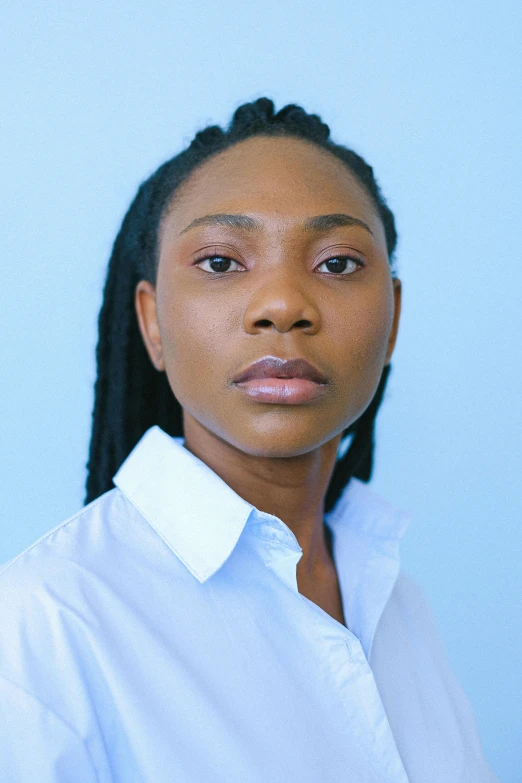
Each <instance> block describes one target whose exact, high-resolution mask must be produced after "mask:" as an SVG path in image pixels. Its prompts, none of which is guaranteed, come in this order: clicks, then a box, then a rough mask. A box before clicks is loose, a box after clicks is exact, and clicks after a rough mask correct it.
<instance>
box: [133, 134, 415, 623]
mask: <svg viewBox="0 0 522 783" xmlns="http://www.w3.org/2000/svg"><path fill="white" fill-rule="evenodd" d="M223 213H224V214H233V215H237V214H240V215H247V216H250V217H251V218H254V219H255V220H256V221H258V222H259V227H258V228H256V229H252V228H250V229H248V228H244V227H239V228H238V227H230V226H225V225H216V224H213V225H210V224H204V223H203V224H199V225H196V226H193V227H191V228H188V227H189V226H190V224H191V223H192V222H193V221H194V220H195V219H197V218H201V217H202V216H206V215H215V214H223ZM340 213H341V214H346V215H349V216H352V217H354V218H356V219H357V220H359V221H361V222H363V223H364V224H366V226H367V228H364V227H362V226H360V225H351V226H336V227H331V228H329V229H328V230H325V231H322V232H317V231H310V230H307V229H306V228H305V227H304V223H305V221H306V220H307V219H309V218H311V217H313V216H317V215H327V214H340ZM212 255H218V256H220V257H225V258H230V259H232V260H233V261H234V262H236V263H232V264H230V266H229V268H228V271H224V272H213V271H212V267H211V266H210V263H209V261H204V260H203V259H204V258H205V257H207V258H208V256H212ZM343 255H349V256H352V257H353V258H354V259H357V260H359V261H361V262H362V263H363V264H364V266H362V267H359V266H358V265H357V264H356V263H353V262H348V265H347V267H346V269H345V270H344V273H343V274H341V273H340V272H339V271H335V270H332V267H331V266H326V265H325V264H324V263H323V262H324V261H325V260H328V259H331V258H336V257H339V256H343ZM214 268H216V267H215V266H214ZM336 268H337V269H339V266H337V267H336ZM135 303H136V312H137V315H138V321H139V325H140V330H141V333H142V336H143V340H144V342H145V345H146V348H147V351H148V353H149V356H150V358H151V361H152V362H153V364H154V366H155V367H156V368H157V369H158V370H165V371H166V373H167V377H168V379H169V383H170V385H171V388H172V390H173V392H174V394H175V396H176V398H177V399H178V400H179V402H180V404H181V406H182V408H183V419H184V433H185V446H186V448H188V449H189V450H190V451H191V452H192V453H194V454H195V455H196V456H197V457H199V458H200V459H201V460H203V461H204V462H205V463H206V464H207V465H209V467H211V468H212V470H214V471H215V472H216V473H217V474H218V475H219V476H220V477H221V478H222V479H223V480H224V481H226V483H227V484H228V485H229V486H230V487H232V489H234V490H235V491H236V492H237V493H238V494H239V495H240V496H241V497H243V498H244V499H245V500H247V501H248V502H250V503H252V504H253V505H254V506H256V507H257V508H258V509H259V510H261V511H265V512H268V513H270V514H273V515H275V516H277V517H279V519H281V520H283V521H284V522H285V523H286V524H287V525H288V527H289V528H290V529H291V530H292V532H293V533H294V535H295V536H296V538H297V541H298V542H299V545H300V546H301V548H302V550H303V555H302V557H301V560H300V561H299V563H298V566H297V582H298V587H299V591H300V592H301V593H303V594H304V595H306V596H307V597H308V598H310V599H311V600H313V601H315V602H316V603H317V604H318V605H319V606H322V608H323V609H325V611H328V612H329V613H330V614H331V615H332V616H334V617H335V618H336V619H338V620H339V622H342V623H343V624H344V617H343V612H342V603H341V596H340V592H339V584H338V578H337V572H336V568H335V563H334V561H333V559H332V557H331V556H330V554H329V551H328V548H327V544H326V539H325V528H324V524H323V515H324V499H325V495H326V491H327V487H328V484H329V481H330V478H331V475H332V471H333V468H334V464H335V459H336V455H337V450H338V446H339V443H340V440H341V436H342V432H343V430H345V428H346V427H348V426H349V425H350V424H351V423H352V422H353V421H354V420H355V419H357V418H358V417H359V416H360V414H361V413H362V412H363V411H364V410H365V409H366V407H367V406H368V404H369V403H370V401H371V399H372V397H373V395H374V393H375V390H376V388H377V385H378V383H379V379H380V377H381V374H382V370H383V367H384V366H385V365H386V364H388V363H389V361H390V359H391V356H392V353H393V349H394V346H395V342H396V337H397V330H398V324H399V317H400V306H401V283H400V281H399V280H398V279H397V278H392V275H391V271H390V265H389V259H388V254H387V250H386V242H385V234H384V228H383V225H382V222H381V219H380V217H379V215H378V212H377V209H376V207H375V206H374V205H373V202H372V200H371V198H370V197H369V195H368V194H367V192H366V190H365V188H364V186H363V185H361V184H360V183H359V181H358V180H357V179H356V177H355V176H354V175H353V174H351V172H350V170H349V169H348V168H347V167H346V166H345V165H344V164H343V163H342V162H341V161H339V160H338V159H337V158H335V157H334V156H333V155H331V154H330V153H328V152H327V151H325V150H322V149H321V148H319V147H316V146H315V145H314V144H311V143H309V142H307V141H303V140H300V139H295V138H281V137H279V138H274V137H271V138H269V137H254V138H251V139H248V140H245V141H242V142H240V143H239V144H236V145H235V146H234V147H231V148H229V149H228V150H225V151H224V152H221V153H219V154H217V155H215V156H213V157H212V158H210V159H208V160H207V161H205V162H204V163H203V164H201V165H200V166H199V168H198V169H196V170H195V171H194V172H193V173H192V174H191V175H190V176H189V178H188V179H187V180H186V181H185V182H184V184H183V185H182V186H181V187H180V188H179V189H178V191H177V192H176V193H175V195H174V198H173V200H172V202H171V204H170V207H169V209H168V211H167V214H166V215H165V217H164V220H163V222H162V225H161V227H160V233H159V264H158V271H157V279H156V284H155V285H152V284H151V283H150V282H148V281H146V280H142V281H140V283H139V284H138V286H137V288H136V298H135ZM267 355H272V356H278V357H282V358H285V359H286V358H297V357H299V358H304V359H306V360H307V361H309V362H310V363H311V364H313V365H314V366H315V367H317V368H318V369H319V370H320V371H321V372H322V373H323V374H324V375H326V376H327V378H328V379H329V383H328V386H327V389H326V393H325V394H323V395H322V396H321V397H320V398H318V399H315V400H313V401H310V402H306V403H301V404H297V405H284V404H271V403H261V402H259V401H257V400H254V399H252V398H250V397H248V396H246V395H245V394H243V393H242V392H240V391H238V389H237V388H235V387H233V386H231V381H232V380H233V379H234V378H235V377H236V376H237V375H238V374H239V373H240V372H242V371H243V370H245V369H246V368H247V367H248V365H250V364H251V363H252V362H253V361H255V360H257V359H259V358H261V357H264V356H267Z"/></svg>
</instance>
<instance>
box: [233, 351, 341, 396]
mask: <svg viewBox="0 0 522 783" xmlns="http://www.w3.org/2000/svg"><path fill="white" fill-rule="evenodd" d="M232 383H233V386H235V387H236V388H237V389H239V390H240V391H242V392H244V393H245V394H247V395H248V396H249V397H252V398H253V399H255V400H256V401H257V402H269V403H277V404H284V405H298V404H300V403H304V402H310V401H312V400H314V399H317V398H318V397H321V396H322V395H323V394H324V393H325V391H326V388H327V385H328V379H327V378H326V377H325V376H324V375H322V373H320V372H319V370H318V369H317V368H316V367H314V366H313V365H312V364H310V362H307V361H306V359H281V358H279V357H277V356H265V357H263V358H262V359H259V360H258V361H256V362H254V363H253V364H251V365H250V366H249V367H247V369H246V370H244V371H243V372H242V373H241V374H240V375H238V376H237V378H235V379H234V381H233V382H232Z"/></svg>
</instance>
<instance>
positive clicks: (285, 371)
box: [233, 356, 328, 383]
mask: <svg viewBox="0 0 522 783" xmlns="http://www.w3.org/2000/svg"><path fill="white" fill-rule="evenodd" d="M254 378H307V379H308V380H310V381H314V382H315V383H327V382H328V379H327V378H325V376H324V375H322V374H321V373H320V372H319V370H318V369H317V367H314V366H313V364H310V362H307V361H306V359H280V358H279V357H278V356H264V357H263V358H262V359H258V360H257V361H255V362H253V363H252V364H251V365H249V366H248V367H247V368H246V370H244V371H243V372H242V373H241V374H240V375H238V376H237V378H234V380H233V383H243V382H244V381H251V380H252V379H254Z"/></svg>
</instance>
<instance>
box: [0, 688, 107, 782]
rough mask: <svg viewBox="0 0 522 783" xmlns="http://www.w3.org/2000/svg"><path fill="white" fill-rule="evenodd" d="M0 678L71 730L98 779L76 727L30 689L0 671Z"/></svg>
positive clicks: (85, 744) (90, 757) (86, 746)
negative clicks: (83, 749)
mask: <svg viewBox="0 0 522 783" xmlns="http://www.w3.org/2000/svg"><path fill="white" fill-rule="evenodd" d="M0 678H1V679H3V680H4V681H5V682H8V683H9V684H10V685H11V686H12V687H13V688H16V690H18V691H20V692H21V693H23V694H24V695H25V696H28V697H29V698H31V699H33V700H34V701H35V702H37V703H38V704H39V705H40V706H41V707H43V709H45V710H47V711H48V712H50V713H51V715H52V716H53V717H54V718H56V720H57V721H59V722H60V723H61V724H63V725H64V726H65V727H66V728H67V729H68V730H69V731H70V732H71V734H73V735H74V737H76V739H77V740H79V742H80V743H81V744H82V746H83V747H84V748H85V751H86V753H87V756H88V758H89V761H90V762H91V766H92V769H93V772H94V774H95V776H96V780H97V781H99V780H100V779H99V777H98V772H97V770H96V767H95V765H94V761H93V758H92V755H91V752H90V750H89V746H88V745H87V743H86V741H85V740H84V738H83V737H82V736H81V735H80V734H78V732H77V731H76V729H74V728H73V727H72V726H71V724H70V723H69V722H68V721H66V720H65V718H62V716H61V715H59V714H58V713H57V712H56V711H55V710H53V709H52V707H49V705H48V704H46V703H45V702H44V701H42V699H40V698H38V696H36V695H35V694H34V693H32V692H31V691H28V690H27V689H26V688H23V687H22V686H21V685H18V683H16V682H14V681H13V680H12V679H11V678H10V677H7V676H6V675H5V674H1V673H0Z"/></svg>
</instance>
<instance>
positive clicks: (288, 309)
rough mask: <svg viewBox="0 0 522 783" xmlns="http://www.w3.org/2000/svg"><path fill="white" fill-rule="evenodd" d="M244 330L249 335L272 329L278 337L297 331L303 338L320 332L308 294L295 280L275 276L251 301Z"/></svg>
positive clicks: (247, 309) (257, 291) (255, 293)
mask: <svg viewBox="0 0 522 783" xmlns="http://www.w3.org/2000/svg"><path fill="white" fill-rule="evenodd" d="M244 328H245V331H246V332H248V333H249V334H257V333H259V332H261V331H263V330H273V329H275V330H276V331H278V332H281V333H284V332H289V331H290V330H291V329H300V330H301V331H302V332H303V333H305V334H315V333H316V332H317V331H318V329H319V328H320V314H319V311H318V308H317V306H316V305H315V303H314V302H313V301H312V298H311V296H310V294H309V293H308V292H306V291H305V290H304V288H303V285H299V284H298V283H296V281H295V278H294V279H289V277H288V276H287V275H285V276H283V275H275V274H274V275H273V276H271V279H269V280H266V281H265V282H264V284H263V285H261V286H258V287H257V288H256V290H255V292H254V293H253V294H252V296H251V297H250V301H249V303H248V306H247V308H246V311H245V315H244Z"/></svg>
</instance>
